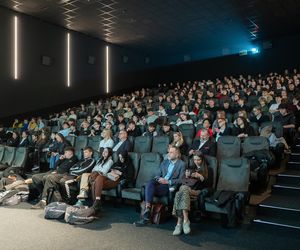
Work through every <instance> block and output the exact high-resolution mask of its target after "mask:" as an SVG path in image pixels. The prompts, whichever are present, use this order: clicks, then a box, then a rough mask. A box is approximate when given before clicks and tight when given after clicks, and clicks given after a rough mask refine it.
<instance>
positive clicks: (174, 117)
mask: <svg viewBox="0 0 300 250" xmlns="http://www.w3.org/2000/svg"><path fill="white" fill-rule="evenodd" d="M177 119H178V116H177V115H169V116H168V120H169V122H176V121H177Z"/></svg>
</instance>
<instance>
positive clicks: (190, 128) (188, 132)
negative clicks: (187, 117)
mask: <svg viewBox="0 0 300 250" xmlns="http://www.w3.org/2000/svg"><path fill="white" fill-rule="evenodd" d="M178 130H179V131H180V132H181V133H182V135H183V136H184V137H190V138H194V137H195V126H194V124H182V125H180V126H179V127H178Z"/></svg>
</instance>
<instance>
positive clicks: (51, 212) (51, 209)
mask: <svg viewBox="0 0 300 250" xmlns="http://www.w3.org/2000/svg"><path fill="white" fill-rule="evenodd" d="M68 207H69V205H68V204H66V203H64V202H52V203H50V204H49V205H47V206H46V207H45V217H44V218H45V219H57V220H60V219H64V217H65V213H66V210H67V208H68Z"/></svg>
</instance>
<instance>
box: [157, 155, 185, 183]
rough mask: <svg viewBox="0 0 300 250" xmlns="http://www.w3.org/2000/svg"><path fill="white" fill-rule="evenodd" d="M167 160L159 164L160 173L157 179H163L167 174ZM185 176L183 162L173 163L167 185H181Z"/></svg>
mask: <svg viewBox="0 0 300 250" xmlns="http://www.w3.org/2000/svg"><path fill="white" fill-rule="evenodd" d="M169 163H170V161H169V160H164V161H163V162H162V163H161V164H160V172H159V175H158V176H159V177H162V178H164V177H165V176H166V175H167V173H168V167H169ZM184 174H185V162H184V161H182V160H180V159H178V160H177V161H176V163H175V166H174V168H173V171H172V177H171V178H170V179H169V185H171V186H173V185H177V184H180V183H181V180H182V179H183V177H184Z"/></svg>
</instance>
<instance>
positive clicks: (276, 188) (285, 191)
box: [272, 183, 300, 197]
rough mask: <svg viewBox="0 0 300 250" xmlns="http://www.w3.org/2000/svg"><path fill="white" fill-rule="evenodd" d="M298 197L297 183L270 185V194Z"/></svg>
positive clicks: (299, 195)
mask: <svg viewBox="0 0 300 250" xmlns="http://www.w3.org/2000/svg"><path fill="white" fill-rule="evenodd" d="M273 194H274V195H282V196H293V197H295V196H296V197H297V196H298V197H300V186H299V185H297V184H295V185H294V184H278V183H277V184H275V185H273V186H272V195H273Z"/></svg>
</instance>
